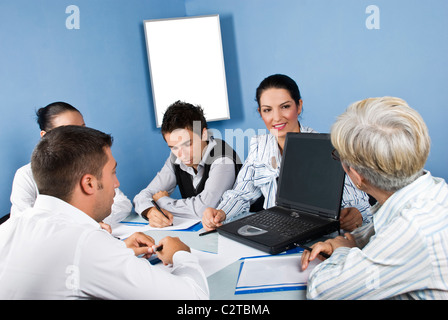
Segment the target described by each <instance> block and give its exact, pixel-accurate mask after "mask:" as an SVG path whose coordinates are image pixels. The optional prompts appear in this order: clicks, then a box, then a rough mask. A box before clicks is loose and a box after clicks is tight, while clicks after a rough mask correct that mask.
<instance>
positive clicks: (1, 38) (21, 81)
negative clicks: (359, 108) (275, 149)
mask: <svg viewBox="0 0 448 320" xmlns="http://www.w3.org/2000/svg"><path fill="white" fill-rule="evenodd" d="M71 4H75V5H77V6H78V7H79V9H80V29H72V30H69V29H67V28H66V19H67V18H68V17H69V16H70V14H68V13H66V12H65V10H66V8H67V6H69V5H71ZM370 4H374V5H376V6H378V8H379V9H380V20H379V21H380V29H373V30H369V29H367V28H366V25H365V21H366V19H368V17H369V15H370V14H368V13H367V14H366V13H365V11H366V8H367V6H368V5H370ZM204 14H219V15H220V18H221V30H222V37H223V48H224V59H225V64H226V73H227V83H228V91H229V92H228V95H229V103H230V114H231V120H226V121H218V122H211V123H210V127H211V128H213V129H215V131H216V132H217V134H220V135H221V136H222V137H223V138H226V131H225V129H240V130H241V132H242V134H243V135H246V136H247V139H248V136H250V135H251V134H252V133H253V132H254V130H258V129H263V128H264V125H263V122H262V121H261V119H260V118H259V116H258V114H257V112H256V107H257V106H256V103H255V101H254V93H255V88H256V87H257V85H258V84H259V82H260V81H261V80H262V79H263V78H264V77H265V76H267V75H269V74H272V73H286V74H288V75H290V76H292V77H293V78H294V79H295V80H297V82H298V83H299V86H300V88H301V91H302V95H303V100H304V114H303V117H302V122H303V123H305V124H306V125H309V126H311V127H313V128H314V129H316V130H319V131H321V132H328V130H329V128H330V126H331V123H332V122H333V121H334V119H335V117H336V116H337V115H338V114H340V113H341V112H343V111H344V110H345V108H346V107H347V105H348V104H350V103H351V102H353V101H355V100H359V99H363V98H366V97H371V96H383V95H394V96H399V97H402V98H404V99H405V100H407V101H408V102H409V104H410V105H411V106H412V107H414V108H415V109H417V110H418V111H419V112H420V113H421V114H422V116H423V117H424V119H425V120H426V123H427V124H428V127H429V130H430V134H431V137H432V143H433V144H432V150H431V154H430V158H429V160H428V163H427V168H428V169H429V170H431V171H432V173H433V174H434V175H436V176H441V177H443V178H445V179H448V167H447V164H448V144H447V143H446V142H445V139H446V137H447V136H448V135H447V133H448V129H447V126H446V124H445V123H446V122H447V120H448V109H447V108H445V105H444V100H443V98H444V94H445V91H446V86H447V83H448V81H447V80H448V72H447V71H448V70H447V69H448V68H447V66H448V41H447V40H448V39H447V38H448V20H447V19H446V15H448V2H447V1H446V0H433V1H430V2H429V1H423V0H412V1H410V0H395V1H379V0H375V1H363V0H343V1H332V0H321V1H311V0H276V1H272V0H244V1H241V0H146V1H143V0H127V1H124V0H95V1H91V0H83V1H65V0H41V1H32V0H15V1H5V0H2V1H1V2H0V97H1V100H0V108H1V111H2V114H1V117H0V128H1V135H0V159H1V160H0V161H1V166H0V216H2V215H3V214H5V213H7V212H8V211H9V208H10V202H9V196H10V192H11V183H12V179H13V176H14V173H15V171H16V170H17V169H18V168H19V167H20V166H22V165H24V164H26V163H27V162H29V158H30V154H31V152H32V150H33V148H34V146H35V144H36V143H37V142H38V140H39V129H38V126H37V124H36V122H35V116H34V112H35V110H37V108H39V107H41V106H45V105H46V104H48V103H50V102H53V101H57V100H63V101H67V102H69V103H71V104H73V105H74V106H76V107H77V108H78V109H79V110H80V111H81V112H82V113H83V115H84V118H85V121H86V123H87V125H89V126H91V127H94V128H97V129H100V130H103V131H105V132H108V133H111V134H112V135H113V136H114V139H115V143H114V146H113V153H114V156H115V158H116V159H117V161H118V163H119V166H118V177H119V179H120V182H121V187H120V188H121V189H122V190H123V192H125V193H126V194H127V195H128V197H129V198H130V199H132V198H133V197H134V196H135V194H136V193H138V192H139V191H140V190H141V189H142V188H143V187H145V186H146V184H147V183H148V182H149V181H150V179H151V178H152V177H153V176H154V174H155V173H156V172H157V171H158V169H159V168H160V167H161V165H162V164H163V162H164V160H165V158H166V157H167V155H168V152H169V150H168V149H167V148H166V146H165V142H164V141H163V139H162V137H161V135H160V133H159V130H158V129H157V128H156V126H155V120H154V111H153V103H152V95H151V88H150V79H149V72H148V64H147V56H146V46H145V38H144V33H143V24H142V21H143V20H146V19H158V18H168V17H182V16H195V15H204ZM249 129H250V130H249ZM229 137H230V138H229ZM227 138H229V139H231V138H232V136H231V135H230V134H229V135H227ZM247 139H246V140H247ZM226 140H227V139H226ZM239 152H240V153H243V154H240V155H241V156H242V157H243V158H244V157H245V155H246V153H247V148H243V149H241V148H239Z"/></svg>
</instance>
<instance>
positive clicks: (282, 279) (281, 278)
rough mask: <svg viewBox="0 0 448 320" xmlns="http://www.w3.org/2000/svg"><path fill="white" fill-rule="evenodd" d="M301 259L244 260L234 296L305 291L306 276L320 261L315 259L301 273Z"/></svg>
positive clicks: (289, 256)
mask: <svg viewBox="0 0 448 320" xmlns="http://www.w3.org/2000/svg"><path fill="white" fill-rule="evenodd" d="M301 257H302V255H280V256H266V257H254V258H246V259H244V261H243V262H242V263H241V267H240V273H239V275H238V281H237V285H236V288H235V294H246V293H256V292H267V291H283V290H301V289H305V288H306V284H307V281H308V275H309V274H310V272H311V270H313V268H314V267H315V266H316V265H317V264H318V263H320V260H319V259H315V260H314V261H312V262H311V263H310V264H309V266H308V268H307V269H306V270H305V271H302V270H301V262H300V259H301Z"/></svg>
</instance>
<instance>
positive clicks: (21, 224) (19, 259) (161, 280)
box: [0, 195, 209, 299]
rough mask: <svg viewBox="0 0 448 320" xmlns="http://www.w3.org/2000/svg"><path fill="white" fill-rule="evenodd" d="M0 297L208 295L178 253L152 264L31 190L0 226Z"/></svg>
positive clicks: (191, 261) (190, 262) (198, 271)
mask: <svg viewBox="0 0 448 320" xmlns="http://www.w3.org/2000/svg"><path fill="white" fill-rule="evenodd" d="M0 284H1V285H0V299H208V297H209V291H208V284H207V279H206V277H205V275H204V272H203V270H202V268H201V267H200V266H199V264H198V261H197V258H196V257H195V256H193V255H192V254H190V253H188V252H186V251H178V252H176V253H175V254H174V256H173V267H172V268H171V269H170V268H165V267H163V268H161V267H156V266H152V265H151V264H150V263H149V262H148V260H146V259H143V258H138V257H136V256H135V255H134V251H133V250H132V249H129V248H127V247H126V245H125V243H124V242H123V241H120V240H118V239H116V238H114V237H113V236H112V235H110V234H109V233H108V232H107V231H104V230H102V229H101V228H100V226H99V224H98V223H97V222H96V221H94V220H93V219H92V218H90V217H89V216H88V215H87V214H85V213H84V212H82V211H80V210H78V209H77V208H75V207H73V206H71V205H70V204H68V203H66V202H64V201H62V200H60V199H58V198H54V197H50V196H45V195H39V196H38V197H37V199H36V202H35V204H34V207H33V208H31V209H28V210H26V211H25V212H23V213H22V214H19V215H13V216H12V217H11V218H10V219H9V220H8V221H6V222H5V223H3V224H2V225H0Z"/></svg>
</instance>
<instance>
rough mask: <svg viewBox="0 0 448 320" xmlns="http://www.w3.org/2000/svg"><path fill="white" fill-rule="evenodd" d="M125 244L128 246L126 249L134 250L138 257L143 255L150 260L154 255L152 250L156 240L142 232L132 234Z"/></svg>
mask: <svg viewBox="0 0 448 320" xmlns="http://www.w3.org/2000/svg"><path fill="white" fill-rule="evenodd" d="M123 242H124V243H125V244H126V247H128V248H129V249H132V250H134V253H135V255H136V256H139V255H141V254H143V255H144V256H143V257H144V258H149V257H150V256H151V255H152V254H153V253H154V251H153V248H152V247H153V246H154V243H155V242H154V239H153V238H151V237H150V236H148V235H146V234H144V233H142V232H136V233H134V234H132V235H131V236H130V237H129V238H127V239H126V240H123Z"/></svg>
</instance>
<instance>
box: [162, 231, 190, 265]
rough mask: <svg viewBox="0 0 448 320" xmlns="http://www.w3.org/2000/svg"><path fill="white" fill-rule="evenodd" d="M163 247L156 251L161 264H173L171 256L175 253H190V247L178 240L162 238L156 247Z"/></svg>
mask: <svg viewBox="0 0 448 320" xmlns="http://www.w3.org/2000/svg"><path fill="white" fill-rule="evenodd" d="M160 246H163V249H162V250H160V251H157V256H158V257H159V259H160V260H162V262H163V264H165V265H167V264H173V255H174V254H175V253H176V252H177V251H187V252H190V247H188V246H187V245H186V244H185V243H183V242H182V241H180V239H179V238H177V237H176V238H173V237H165V238H163V239H162V240H161V241H160V242H159V244H158V245H157V247H160Z"/></svg>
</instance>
